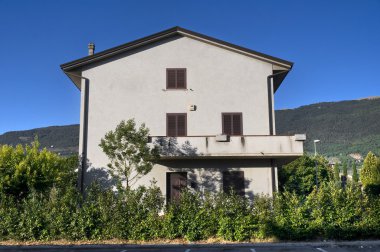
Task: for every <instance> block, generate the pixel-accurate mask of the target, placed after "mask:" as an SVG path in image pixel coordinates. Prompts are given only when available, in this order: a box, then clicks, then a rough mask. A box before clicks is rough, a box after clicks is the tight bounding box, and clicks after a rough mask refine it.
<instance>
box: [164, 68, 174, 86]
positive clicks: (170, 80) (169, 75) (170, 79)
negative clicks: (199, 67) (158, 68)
mask: <svg viewBox="0 0 380 252" xmlns="http://www.w3.org/2000/svg"><path fill="white" fill-rule="evenodd" d="M166 88H176V70H175V69H166Z"/></svg>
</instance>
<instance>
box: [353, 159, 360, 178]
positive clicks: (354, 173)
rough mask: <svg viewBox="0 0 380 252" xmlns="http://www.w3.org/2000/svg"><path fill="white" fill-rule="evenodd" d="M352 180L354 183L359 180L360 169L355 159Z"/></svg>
mask: <svg viewBox="0 0 380 252" xmlns="http://www.w3.org/2000/svg"><path fill="white" fill-rule="evenodd" d="M352 181H353V182H354V183H358V182H359V176H358V170H357V168H356V162H355V161H354V162H353V165H352Z"/></svg>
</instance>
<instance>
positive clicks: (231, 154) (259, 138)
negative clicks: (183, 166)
mask: <svg viewBox="0 0 380 252" xmlns="http://www.w3.org/2000/svg"><path fill="white" fill-rule="evenodd" d="M151 138H152V143H153V144H154V145H156V146H158V147H159V149H160V152H161V158H162V159H188V158H191V159H201V158H297V157H299V156H302V155H303V141H304V140H305V139H306V136H305V135H294V136H268V135H245V136H228V137H227V136H222V137H221V136H186V137H163V136H153V137H151Z"/></svg>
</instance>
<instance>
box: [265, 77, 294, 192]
mask: <svg viewBox="0 0 380 252" xmlns="http://www.w3.org/2000/svg"><path fill="white" fill-rule="evenodd" d="M289 71H290V70H285V71H281V72H278V73H275V74H272V75H268V77H267V83H268V108H269V135H271V136H273V135H274V134H275V132H274V115H273V95H274V93H273V82H272V80H271V79H273V78H274V77H275V76H277V75H281V74H285V73H288V72H289ZM270 164H271V177H272V196H273V193H274V192H276V191H277V190H278V182H277V181H278V178H277V165H276V163H275V160H274V159H271V160H270Z"/></svg>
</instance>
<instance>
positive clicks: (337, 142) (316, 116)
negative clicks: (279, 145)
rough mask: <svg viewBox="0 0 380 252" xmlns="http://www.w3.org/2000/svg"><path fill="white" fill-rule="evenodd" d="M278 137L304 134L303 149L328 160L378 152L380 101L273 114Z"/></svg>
mask: <svg viewBox="0 0 380 252" xmlns="http://www.w3.org/2000/svg"><path fill="white" fill-rule="evenodd" d="M276 126H277V134H294V133H306V136H307V141H306V142H305V149H306V151H308V152H313V151H314V146H313V140H314V139H319V140H321V142H320V143H318V146H317V148H318V152H320V153H322V154H325V155H327V156H340V155H347V154H350V153H360V154H362V155H366V154H367V153H368V151H372V152H375V153H379V151H380V99H379V98H368V99H361V100H353V101H341V102H323V103H317V104H312V105H308V106H302V107H299V108H296V109H287V110H278V111H276Z"/></svg>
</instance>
